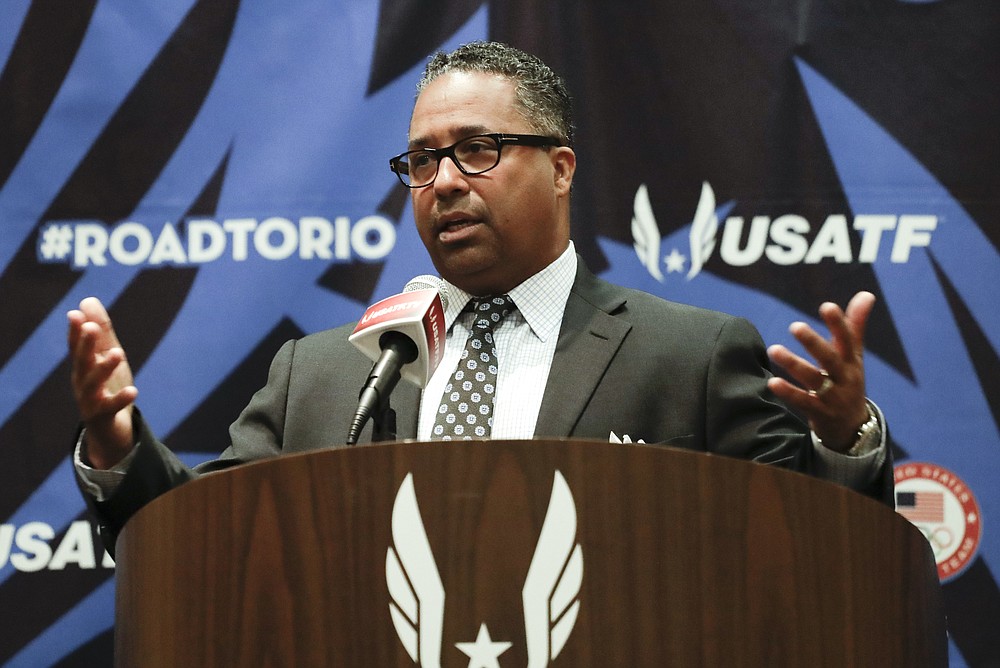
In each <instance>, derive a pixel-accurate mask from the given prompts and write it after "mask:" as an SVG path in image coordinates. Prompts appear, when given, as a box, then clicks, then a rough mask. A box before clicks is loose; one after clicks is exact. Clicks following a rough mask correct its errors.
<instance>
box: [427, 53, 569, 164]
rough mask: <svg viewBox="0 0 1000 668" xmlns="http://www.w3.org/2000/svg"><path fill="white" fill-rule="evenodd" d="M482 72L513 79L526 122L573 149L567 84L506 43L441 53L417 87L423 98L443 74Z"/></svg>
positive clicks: (544, 66)
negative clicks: (424, 92) (435, 80)
mask: <svg viewBox="0 0 1000 668" xmlns="http://www.w3.org/2000/svg"><path fill="white" fill-rule="evenodd" d="M451 72H481V73H484V74H495V75H498V76H502V77H505V78H507V79H510V80H511V81H512V82H513V83H514V97H515V99H516V100H517V104H518V106H519V107H520V110H519V111H520V112H521V114H522V115H523V116H524V118H525V120H527V121H528V123H530V124H531V126H532V127H533V128H534V129H535V131H537V132H538V133H540V134H544V135H546V136H552V137H558V138H559V139H561V140H562V141H563V142H564V143H565V144H566V145H567V146H572V145H573V105H572V101H571V100H570V96H569V91H568V90H567V89H566V84H565V82H564V81H563V80H562V77H560V76H559V75H558V74H556V73H555V72H553V71H552V69H551V68H550V67H549V66H548V65H546V64H545V63H543V62H542V61H541V59H540V58H538V57H537V56H533V55H531V54H529V53H525V52H524V51H521V50H520V49H515V48H514V47H512V46H509V45H507V44H504V43H502V42H471V43H469V44H463V45H462V46H460V47H458V48H457V49H455V50H454V51H452V52H450V53H445V52H443V51H438V52H437V53H435V54H434V56H433V57H431V59H430V61H428V63H427V68H426V69H425V70H424V74H423V76H422V77H421V79H420V81H419V83H417V94H418V95H419V94H420V93H421V92H422V91H423V90H424V88H426V87H427V85H428V84H429V83H430V82H432V81H433V80H434V79H436V78H437V77H439V76H441V75H442V74H448V73H451Z"/></svg>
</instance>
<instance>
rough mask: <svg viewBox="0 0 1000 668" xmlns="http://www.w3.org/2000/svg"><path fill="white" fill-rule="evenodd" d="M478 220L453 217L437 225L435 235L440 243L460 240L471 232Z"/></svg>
mask: <svg viewBox="0 0 1000 668" xmlns="http://www.w3.org/2000/svg"><path fill="white" fill-rule="evenodd" d="M477 225H479V221H478V220H475V219H473V218H454V219H451V220H445V221H442V222H441V223H440V224H439V225H438V229H437V237H438V239H439V240H440V241H441V242H442V243H453V242H456V241H462V240H464V239H465V238H466V237H468V236H469V234H471V232H472V230H473V228H475V227H476V226H477Z"/></svg>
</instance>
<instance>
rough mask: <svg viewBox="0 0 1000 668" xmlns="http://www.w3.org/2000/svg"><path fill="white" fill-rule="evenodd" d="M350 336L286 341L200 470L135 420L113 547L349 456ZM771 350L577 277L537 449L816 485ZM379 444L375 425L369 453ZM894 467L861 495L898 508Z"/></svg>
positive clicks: (805, 437)
mask: <svg viewBox="0 0 1000 668" xmlns="http://www.w3.org/2000/svg"><path fill="white" fill-rule="evenodd" d="M353 327H354V326H353V325H345V326H343V327H339V328H337V329H331V330H327V331H324V332H319V333H317V334H313V335H310V336H306V337H304V338H302V339H300V340H297V341H289V342H288V343H286V344H285V345H284V346H283V347H282V348H281V349H280V350H279V351H278V353H277V355H276V356H275V358H274V360H273V362H272V364H271V369H270V372H269V375H268V380H267V384H266V385H265V386H264V387H263V388H262V389H261V390H259V391H258V392H257V393H256V394H255V395H254V396H253V398H252V399H251V401H250V403H249V405H248V406H247V407H246V408H245V409H244V411H243V413H242V414H241V415H240V417H239V419H237V421H236V422H235V423H234V424H233V425H232V427H230V436H231V441H232V444H231V445H230V446H229V447H228V448H227V449H226V450H225V451H224V452H223V453H222V455H221V456H220V457H219V458H218V459H216V460H214V461H211V462H208V463H206V464H204V465H201V466H199V467H197V468H196V469H195V470H190V469H188V468H187V467H185V466H184V465H183V464H182V463H181V462H180V461H179V460H177V458H176V457H174V456H173V454H172V453H171V452H170V450H169V449H168V448H166V446H164V445H163V444H162V443H160V442H159V441H158V440H157V439H156V438H155V437H154V436H153V435H152V434H151V433H150V431H149V429H148V427H147V426H146V424H145V422H144V421H143V420H142V417H141V415H140V414H139V413H138V411H137V412H136V423H135V427H136V433H137V440H138V443H139V449H138V451H137V453H136V457H135V460H134V461H133V463H132V465H131V468H130V470H129V473H128V475H127V476H126V477H125V479H124V481H123V483H122V484H121V486H120V487H119V488H118V490H117V491H116V492H115V494H114V495H113V496H112V497H111V498H110V499H109V500H108V501H105V502H102V503H93V501H91V504H92V507H93V509H94V510H95V511H96V512H97V514H98V516H99V517H100V518H101V520H102V525H103V527H104V529H105V533H106V540H108V541H109V542H110V543H111V544H113V541H114V536H116V535H117V532H118V531H119V530H120V528H121V526H122V525H123V524H124V522H125V521H126V520H127V519H128V518H129V517H130V516H131V515H132V514H133V513H134V512H135V511H136V510H138V509H139V508H140V507H141V506H142V505H144V504H145V503H147V502H148V501H150V500H152V498H154V497H155V496H157V495H159V494H161V493H163V492H165V491H167V490H168V489H170V488H172V487H175V486H176V485H178V484H180V483H182V482H184V481H186V480H188V479H190V478H192V477H194V476H196V475H198V474H200V473H204V472H207V471H214V470H219V469H222V468H226V467H229V466H233V465H237V464H241V463H245V462H248V461H252V460H256V459H261V458H265V457H272V456H276V455H280V454H282V453H285V452H301V451H305V450H312V449H317V448H323V447H330V446H337V445H340V444H343V443H344V442H345V440H346V437H347V430H348V426H349V425H350V422H351V419H352V417H353V415H354V411H355V408H356V407H357V399H358V390H359V388H360V384H361V383H362V382H363V380H364V379H365V378H366V377H367V375H368V372H369V370H370V368H371V361H370V360H368V359H367V358H365V357H364V356H363V355H361V354H360V353H359V352H357V350H355V348H354V347H353V346H352V345H351V344H350V343H349V342H348V341H347V337H348V335H349V334H350V333H351V332H352V331H353ZM768 368H769V366H768V360H767V355H766V352H765V348H764V344H763V342H762V341H761V338H760V335H759V334H758V333H757V330H756V329H755V328H754V327H753V326H752V325H751V324H750V323H749V322H747V321H746V320H744V319H741V318H735V317H732V316H728V315H725V314H722V313H718V312H714V311H708V310H705V309H700V308H695V307H691V306H686V305H683V304H677V303H673V302H668V301H664V300H662V299H659V298H657V297H654V296H652V295H649V294H647V293H644V292H640V291H637V290H632V289H628V288H623V287H620V286H616V285H612V284H610V283H607V282H606V281H603V280H601V279H599V278H597V277H595V276H594V275H593V274H591V273H590V272H589V271H588V270H587V269H586V267H585V266H584V265H583V262H582V260H581V261H580V262H579V269H578V272H577V277H576V280H575V282H574V285H573V288H572V290H571V292H570V296H569V299H568V301H567V304H566V312H565V315H564V318H563V324H562V329H561V331H560V334H559V339H558V342H557V346H556V352H555V356H554V358H553V361H552V368H551V371H550V375H549V380H548V384H547V385H546V388H545V393H544V397H543V399H542V405H541V408H540V411H539V415H538V421H537V424H536V428H535V436H538V437H578V438H595V439H601V440H607V439H608V438H609V436H610V434H611V432H612V431H613V432H615V434H617V435H618V436H624V435H628V436H629V437H630V438H631V439H632V440H633V441H637V440H639V439H642V440H644V441H645V442H646V443H661V444H669V445H672V446H676V447H682V448H688V449H692V450H700V451H705V452H712V453H716V454H721V455H726V456H731V457H739V458H743V459H750V460H753V461H757V462H763V463H768V464H775V465H779V466H783V467H786V468H790V469H793V470H797V471H800V472H804V473H814V469H815V463H814V450H813V447H812V445H811V443H810V441H809V434H808V429H807V427H806V426H805V425H804V424H803V423H802V422H801V421H800V420H798V419H797V418H796V417H794V416H793V415H792V414H790V413H789V412H788V410H787V408H786V407H785V406H784V405H783V404H781V403H780V402H778V401H777V399H775V398H774V397H773V395H771V393H770V392H769V390H768V389H767V385H766V383H767V379H768V377H770V375H771V374H770V372H769V370H768ZM391 403H392V407H393V408H394V409H395V411H396V413H397V437H398V438H399V439H405V438H415V437H416V434H417V417H418V409H419V404H420V390H418V389H417V388H416V387H415V386H413V385H411V384H409V383H406V382H402V383H400V384H399V386H397V388H396V390H395V392H394V393H393V395H392V400H391ZM370 439H371V425H369V426H368V427H366V429H365V431H364V432H363V433H362V435H361V439H360V440H359V442H366V441H369V440H370ZM891 468H892V467H891V462H887V463H886V466H885V471H884V472H883V473H884V474H883V475H882V476H880V478H879V479H878V480H877V481H876V482H875V484H874V485H873V486H872V487H871V488H870V489H866V490H860V491H863V492H865V493H867V494H869V495H871V496H875V497H876V498H882V499H883V500H884V501H886V502H887V503H890V504H891V503H892V498H891V494H892V476H891Z"/></svg>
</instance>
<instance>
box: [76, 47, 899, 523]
mask: <svg viewBox="0 0 1000 668" xmlns="http://www.w3.org/2000/svg"><path fill="white" fill-rule="evenodd" d="M418 90H419V95H418V97H417V101H416V103H415V105H414V109H413V114H412V117H411V121H410V130H409V149H408V150H407V151H406V152H404V153H402V154H401V155H399V156H397V157H396V158H393V159H392V160H391V161H390V164H391V166H392V169H393V171H394V172H396V174H397V175H398V176H399V178H400V180H401V181H402V182H403V183H404V184H405V185H406V186H407V187H408V188H410V192H411V195H412V203H413V211H414V217H415V219H416V225H417V228H418V231H419V233H420V236H421V239H422V241H423V243H424V245H425V247H426V248H427V251H428V253H429V254H430V256H431V259H432V260H433V263H434V266H435V267H436V268H437V270H438V272H439V273H440V274H441V277H442V278H443V279H444V280H445V281H446V282H447V284H448V289H449V291H450V297H451V298H450V300H449V306H448V308H447V311H446V313H445V325H446V327H447V340H446V352H445V357H444V360H443V362H442V363H441V365H440V367H439V368H438V370H437V371H436V372H435V374H434V376H433V377H432V379H431V380H430V382H429V383H428V385H427V387H426V388H425V390H424V391H423V392H420V391H419V390H418V389H417V388H415V387H413V386H410V385H406V384H404V385H401V386H400V387H398V388H397V389H396V392H395V393H394V394H393V407H394V408H395V409H396V411H397V414H398V436H399V438H420V439H429V438H432V437H434V436H435V434H438V433H442V432H441V425H442V423H443V419H442V417H443V416H446V415H448V414H449V413H450V412H451V411H452V408H451V407H450V405H449V402H450V400H449V397H450V396H451V395H452V394H453V392H452V390H453V388H452V383H455V382H456V381H455V380H454V379H453V377H452V372H453V370H455V369H456V367H457V366H458V363H459V360H460V359H462V356H463V350H464V348H465V345H466V340H467V339H470V340H471V339H472V338H473V337H471V336H470V333H471V332H472V331H473V330H474V329H475V328H476V327H477V326H478V323H477V322H476V321H475V320H474V314H473V313H471V312H468V311H467V309H466V308H465V306H466V304H467V303H468V302H469V301H470V300H472V301H473V302H475V303H479V302H478V301H476V298H479V297H489V298H491V299H492V298H494V297H499V296H503V299H507V298H508V297H509V298H510V300H512V301H511V302H506V303H507V304H508V307H507V309H506V310H505V311H504V316H499V317H498V318H496V320H500V322H499V324H497V325H496V328H495V331H491V332H490V334H489V335H487V336H488V338H487V341H489V343H490V345H492V344H493V342H494V341H495V359H496V363H495V366H496V367H498V371H497V372H496V376H495V379H494V378H490V379H488V380H487V381H486V386H487V387H488V388H489V389H488V390H487V391H488V392H489V393H490V394H491V396H492V400H490V401H489V402H488V403H487V405H486V406H484V407H482V409H483V411H484V413H483V414H484V415H487V414H488V415H489V416H490V418H489V429H490V430H489V431H487V432H486V435H487V436H489V435H491V436H492V437H493V438H530V437H532V436H539V437H543V436H552V437H560V436H571V437H581V438H600V439H609V438H610V439H612V440H623V441H626V442H628V441H640V440H642V441H644V442H647V443H665V444H669V445H673V446H678V447H684V448H690V449H695V450H701V451H708V452H714V453H718V454H722V455H727V456H733V457H741V458H746V459H752V460H755V461H759V462H764V463H771V464H776V465H781V466H786V467H789V468H793V469H795V470H799V471H803V472H807V473H811V474H813V475H817V476H820V477H823V478H827V479H830V480H834V481H836V482H839V483H842V484H845V485H848V486H850V487H853V488H855V489H858V490H861V491H864V492H866V493H868V494H871V495H873V496H875V497H877V498H882V499H883V500H885V501H887V502H889V503H891V491H892V479H891V462H890V461H889V457H888V453H887V448H886V445H885V434H884V428H883V425H882V418H881V416H880V415H879V413H878V409H877V408H875V407H874V405H873V404H871V403H870V402H868V401H867V400H866V398H865V391H864V370H863V365H862V347H863V346H862V342H863V334H864V328H865V324H866V322H867V319H868V315H869V314H870V312H871V309H872V306H873V304H874V297H872V295H870V294H869V293H859V294H858V295H857V296H855V298H854V299H853V300H852V301H851V303H850V304H849V305H848V307H847V310H846V312H844V311H842V310H841V309H840V308H839V307H838V306H836V305H834V304H829V303H827V304H824V305H823V306H822V307H821V309H820V314H821V316H822V318H823V320H824V322H825V323H826V325H827V326H828V327H829V329H830V331H831V334H832V338H831V340H829V341H828V340H825V339H824V338H822V337H821V336H820V335H819V334H817V333H816V332H815V331H813V330H812V329H811V328H810V327H808V326H807V325H805V324H803V323H795V324H793V325H792V328H791V331H792V333H793V335H794V336H795V337H796V338H797V339H798V340H799V341H800V342H801V343H802V344H803V346H804V347H805V349H806V350H808V351H809V353H810V354H811V355H812V356H813V357H814V358H815V360H816V362H815V363H814V362H811V361H808V360H806V359H804V358H801V357H799V356H797V355H794V354H792V353H791V352H790V351H788V350H787V349H785V348H783V347H781V346H774V347H772V348H771V350H770V355H771V358H772V359H773V360H774V361H775V362H776V363H778V364H780V365H782V366H783V367H784V368H785V369H786V370H787V371H788V373H789V375H790V376H791V377H792V378H794V379H795V380H797V381H798V383H799V385H795V384H792V383H789V382H788V381H785V380H783V379H779V378H775V377H773V376H772V375H771V373H770V372H769V370H768V361H767V354H766V353H765V350H764V346H763V343H762V341H761V340H760V336H759V335H758V333H757V332H756V330H755V329H754V328H753V326H752V325H750V324H749V323H748V322H747V321H745V320H742V319H739V318H734V317H730V316H727V315H724V314H720V313H716V312H711V311H706V310H703V309H697V308H693V307H689V306H684V305H681V304H675V303H671V302H666V301H664V300H661V299H659V298H656V297H653V296H651V295H648V294H646V293H642V292H639V291H636V290H630V289H626V288H622V287H618V286H614V285H611V284H609V283H607V282H605V281H602V280H600V279H598V278H596V277H595V276H593V275H592V274H591V273H590V272H589V271H588V270H587V269H586V267H585V266H584V265H583V262H582V260H581V259H580V258H579V257H578V256H577V255H576V253H575V251H574V249H573V244H572V242H571V240H570V190H571V185H572V182H573V175H574V171H575V168H576V154H575V153H574V151H573V148H572V143H573V130H572V120H571V112H570V102H569V96H568V94H567V92H566V90H565V87H564V85H563V83H562V81H561V79H560V78H559V77H558V76H556V75H555V74H554V73H553V72H552V71H551V70H550V69H549V68H548V67H547V66H545V65H544V64H543V63H541V61H539V60H538V59H537V58H534V57H533V56H530V55H528V54H524V53H522V52H520V51H518V50H516V49H512V48H510V47H507V46H505V45H502V44H496V43H474V44H469V45H466V46H463V47H461V48H459V49H458V50H456V51H454V52H452V53H450V54H437V55H436V56H435V57H434V58H433V59H432V60H431V62H430V63H429V64H428V67H427V70H426V71H425V74H424V77H423V79H422V80H421V82H420V84H419V87H418ZM501 318H502V319H501ZM69 323H70V333H69V345H70V350H71V357H72V361H73V372H72V384H73V389H74V392H75V396H76V399H77V402H78V405H79V408H80V413H81V416H82V419H83V427H84V428H83V430H82V432H81V436H80V438H79V439H78V447H77V455H76V457H77V470H78V472H79V474H80V477H81V485H82V486H83V487H84V491H85V493H86V495H87V496H88V498H89V500H90V502H91V503H92V507H93V508H94V510H95V511H96V512H97V514H98V516H99V517H100V518H101V521H102V523H103V525H104V526H105V528H106V529H107V530H108V531H109V535H108V536H107V538H108V539H109V540H110V541H112V542H113V536H114V535H115V534H116V533H117V531H118V530H119V529H120V527H121V526H122V525H123V524H124V522H125V521H126V520H127V519H128V517H130V516H131V514H132V513H133V512H135V510H137V509H138V508H139V507H141V506H142V505H143V504H144V503H146V502H148V501H149V500H150V499H152V498H153V497H155V496H157V495H158V494H160V493H163V492H164V491H166V490H168V489H170V488H171V487H174V486H176V485H178V484H180V483H182V482H184V481H185V480H188V479H190V478H192V477H194V476H196V475H198V474H199V473H203V472H206V471H210V470H217V469H219V468H224V467H226V466H231V465H234V464H239V463H243V462H246V461H250V460H254V459H259V458H262V457H268V456H275V455H279V454H282V453H285V452H295V451H303V450H309V449H314V448H321V447H328V446H331V445H335V444H337V443H338V442H341V441H342V439H343V438H344V436H345V434H346V429H347V425H349V424H350V421H351V418H352V417H353V414H354V409H355V407H356V405H357V393H358V389H359V386H360V383H361V382H362V381H363V380H364V378H365V377H366V376H367V374H368V371H369V367H370V362H369V361H368V360H367V359H366V358H364V357H363V356H362V355H361V354H360V353H358V352H357V351H356V350H354V348H353V347H352V346H351V345H350V344H349V343H348V342H347V336H348V334H350V332H351V331H352V329H353V328H352V327H351V326H346V327H341V328H338V329H334V330H329V331H326V332H320V333H318V334H314V335H311V336H307V337H305V338H303V339H301V340H299V341H291V342H288V343H287V344H286V345H285V346H283V347H282V349H281V350H280V351H279V352H278V354H277V355H276V357H275V359H274V361H273V363H272V365H271V370H270V373H269V376H268V382H267V384H266V386H265V387H264V388H263V389H261V390H260V391H259V392H257V394H256V395H254V397H253V399H252V400H251V402H250V404H249V405H248V406H247V408H246V409H245V410H244V411H243V413H242V414H241V415H240V417H239V419H238V420H237V421H236V422H235V423H234V424H233V426H232V427H231V429H230V434H231V437H232V444H231V445H230V447H229V448H227V449H226V451H225V452H224V453H223V454H222V456H221V457H220V458H219V459H218V460H215V461H213V462H209V463H207V464H205V465H203V466H201V467H198V469H196V470H194V471H192V470H189V469H188V468H187V467H185V466H184V465H183V464H181V463H180V462H179V461H178V460H177V458H176V457H174V456H173V455H172V453H171V452H170V450H169V449H167V448H166V447H165V446H164V445H163V444H162V443H160V442H159V441H158V440H157V439H156V438H155V437H154V435H153V434H151V433H150V431H149V429H148V427H147V426H146V423H145V421H144V420H143V419H142V417H141V414H140V412H139V411H138V410H137V409H136V408H135V400H136V397H137V395H138V390H137V389H136V388H135V387H134V385H133V380H132V373H131V370H130V368H129V365H128V362H127V359H126V356H125V353H124V351H123V350H122V348H121V346H120V344H119V342H118V340H117V337H116V336H115V333H114V329H113V327H112V324H111V322H110V320H109V318H108V316H107V313H106V311H105V310H104V307H103V306H102V305H101V303H100V302H99V301H97V300H96V299H93V298H90V299H87V300H84V301H83V302H82V303H81V305H80V308H79V309H78V310H74V311H71V312H70V313H69ZM489 336H492V337H494V338H489ZM488 347H489V346H488ZM484 359H485V358H484ZM490 365H491V366H493V365H494V363H493V362H490ZM494 389H495V391H494ZM454 394H455V395H456V396H457V392H456V393H454ZM781 401H784V402H785V404H782V403H781ZM786 405H789V406H792V407H794V408H795V409H797V410H798V411H799V412H800V413H802V414H803V415H805V416H806V418H807V420H808V423H809V424H808V427H807V426H806V425H804V424H802V423H801V422H800V421H799V420H798V419H797V418H796V417H794V416H793V415H792V414H791V413H790V412H789V410H788V409H787V408H786ZM369 438H370V432H366V433H365V434H363V435H362V440H367V439H369Z"/></svg>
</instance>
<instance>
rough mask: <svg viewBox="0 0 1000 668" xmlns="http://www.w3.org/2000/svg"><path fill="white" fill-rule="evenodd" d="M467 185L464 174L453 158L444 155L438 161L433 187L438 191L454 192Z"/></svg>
mask: <svg viewBox="0 0 1000 668" xmlns="http://www.w3.org/2000/svg"><path fill="white" fill-rule="evenodd" d="M467 186H468V181H467V179H466V175H465V174H464V173H463V172H462V170H461V169H459V168H458V163H457V162H455V158H453V157H451V156H450V155H449V156H444V157H442V158H441V161H440V162H439V163H438V171H437V177H436V178H435V179H434V189H435V190H437V191H438V192H444V193H448V192H454V191H455V190H462V189H464V188H466V187H467Z"/></svg>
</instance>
